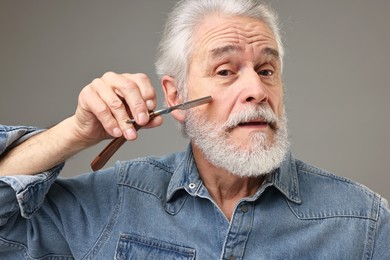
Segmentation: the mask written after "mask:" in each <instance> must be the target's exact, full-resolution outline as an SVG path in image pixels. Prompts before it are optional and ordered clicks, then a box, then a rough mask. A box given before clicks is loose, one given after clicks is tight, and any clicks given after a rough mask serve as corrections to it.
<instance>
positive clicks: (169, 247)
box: [115, 234, 195, 260]
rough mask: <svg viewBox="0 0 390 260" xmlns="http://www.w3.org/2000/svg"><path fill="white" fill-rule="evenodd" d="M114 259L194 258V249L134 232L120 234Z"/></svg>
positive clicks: (175, 259)
mask: <svg viewBox="0 0 390 260" xmlns="http://www.w3.org/2000/svg"><path fill="white" fill-rule="evenodd" d="M115 259H117V260H122V259H131V260H138V259H141V260H145V259H173V260H191V259H195V249H192V248H189V247H184V246H179V245H176V244H171V243H167V242H163V241H160V240H157V239H150V238H146V237H142V236H138V235H134V234H122V235H121V236H120V238H119V242H118V246H117V249H116V252H115Z"/></svg>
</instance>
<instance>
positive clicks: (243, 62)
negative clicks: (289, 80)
mask: <svg viewBox="0 0 390 260" xmlns="http://www.w3.org/2000/svg"><path fill="white" fill-rule="evenodd" d="M282 58H283V47H282V43H281V40H280V36H279V29H278V25H277V20H276V17H275V15H274V14H273V13H272V12H271V11H270V10H269V9H268V8H266V7H265V6H263V5H261V4H258V3H255V2H252V1H246V0H189V1H181V2H179V3H178V4H177V5H176V7H175V9H174V10H173V12H172V13H171V15H170V18H169V20H168V23H167V26H166V30H165V34H164V36H163V39H162V42H161V45H160V56H159V59H158V61H157V68H158V73H159V74H160V75H161V85H162V87H163V90H164V93H165V99H166V102H167V104H168V105H169V106H173V105H177V104H180V103H182V102H184V101H187V100H192V99H196V98H200V97H203V96H208V95H211V96H212V102H211V103H208V104H204V105H202V106H199V107H196V108H192V109H190V110H188V111H182V110H175V111H173V112H172V115H173V117H174V118H175V119H176V120H177V121H178V122H180V123H181V124H182V130H183V133H184V134H185V135H186V136H187V137H188V138H189V140H190V145H189V147H188V150H187V151H185V152H179V153H174V154H170V155H167V156H163V157H147V158H142V159H137V160H130V161H125V162H118V163H117V164H116V165H115V166H114V167H112V168H107V169H104V170H100V171H97V172H94V173H90V174H84V175H80V176H78V177H75V178H72V179H66V180H65V179H60V178H57V176H58V175H59V172H60V170H61V168H62V165H63V162H64V161H65V160H66V159H67V158H69V157H70V156H72V155H74V154H75V153H77V152H78V151H80V150H82V149H85V148H87V147H90V146H92V145H94V144H96V143H98V142H100V141H101V140H103V139H107V138H112V137H116V138H120V137H124V138H126V139H127V140H134V139H136V138H137V132H136V131H135V128H134V125H132V124H127V123H125V121H126V120H128V119H129V118H130V117H133V118H134V119H135V121H136V124H137V125H139V126H142V127H157V126H159V125H160V124H161V123H162V118H161V117H160V116H157V117H154V118H150V117H149V114H148V111H150V110H153V109H154V108H155V104H156V96H155V92H154V90H153V87H152V86H151V83H150V81H149V79H148V77H147V76H146V75H144V74H116V73H114V72H109V73H106V74H105V75H104V76H103V77H102V78H99V79H95V80H93V81H92V82H91V83H90V84H89V85H88V86H86V87H85V88H84V89H83V90H82V91H81V93H80V96H79V101H78V107H77V109H76V112H75V114H74V115H73V116H71V117H69V118H67V119H65V120H64V121H62V122H61V123H59V124H58V125H56V126H54V127H53V128H51V129H48V130H46V131H41V130H38V129H36V128H33V127H10V126H3V127H2V128H1V135H0V137H1V146H0V148H1V152H3V155H2V157H1V161H0V172H1V175H2V176H3V177H1V178H0V197H1V207H0V213H1V214H0V256H1V259H23V258H26V259H30V258H33V259H68V258H69V259H72V258H76V259H112V258H114V259H195V258H196V259H305V258H309V259H313V258H314V259H390V249H389V241H390V213H389V209H388V208H387V202H386V201H385V200H384V199H383V198H381V197H380V196H379V195H377V194H376V193H374V192H372V191H370V190H368V189H367V188H364V187H362V186H361V185H358V184H356V183H354V182H352V181H349V180H345V179H343V178H339V177H336V176H334V175H332V174H330V173H327V172H324V171H322V170H319V169H317V168H315V167H312V166H310V165H308V164H306V163H304V162H302V161H299V160H296V159H294V158H293V157H292V155H291V153H290V152H289V149H288V148H289V145H288V138H287V123H286V122H287V120H286V116H285V110H284V106H283V87H282V78H281V72H282ZM157 131H158V130H157Z"/></svg>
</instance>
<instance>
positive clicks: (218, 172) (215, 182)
mask: <svg viewBox="0 0 390 260" xmlns="http://www.w3.org/2000/svg"><path fill="white" fill-rule="evenodd" d="M193 154H194V158H195V161H196V164H197V167H198V171H199V175H200V177H201V179H202V181H203V183H204V185H205V187H206V188H207V190H208V192H209V194H210V196H211V197H212V198H213V200H214V201H215V203H216V204H217V205H218V207H219V208H220V209H221V211H222V212H223V213H224V215H225V216H226V218H227V219H228V220H229V221H230V219H231V217H232V215H233V212H234V210H235V207H236V205H237V203H238V202H239V201H240V200H241V199H242V198H245V197H249V196H251V195H254V194H255V193H256V192H257V190H258V189H259V187H260V185H261V184H262V182H263V180H264V177H240V176H237V175H234V174H232V173H230V172H228V171H226V170H224V169H221V168H218V167H215V166H214V165H212V164H211V163H210V162H209V161H207V160H205V159H204V158H205V157H204V155H203V153H202V152H201V151H200V150H199V149H198V148H197V147H196V146H195V145H193Z"/></svg>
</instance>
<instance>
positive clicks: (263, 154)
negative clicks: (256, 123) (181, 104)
mask: <svg viewBox="0 0 390 260" xmlns="http://www.w3.org/2000/svg"><path fill="white" fill-rule="evenodd" d="M283 111H284V109H283ZM259 117H261V118H263V119H264V120H266V121H267V122H269V124H270V126H271V128H272V129H273V132H274V133H273V135H271V136H269V137H267V134H266V133H263V132H254V133H252V134H251V135H250V142H251V147H249V148H242V147H240V146H239V145H237V144H234V143H233V142H232V141H233V140H229V138H230V131H231V130H232V129H233V128H234V127H235V126H237V125H238V124H239V123H240V122H241V123H242V122H247V121H248V120H251V119H256V118H259ZM183 133H184V135H186V136H188V137H189V138H190V140H191V141H192V142H193V144H194V145H196V146H197V147H198V148H199V149H200V150H201V151H202V152H203V154H204V155H205V157H206V159H207V160H208V161H209V162H210V163H211V164H212V165H214V166H216V167H219V168H222V169H225V170H227V171H228V172H230V173H232V174H234V175H237V176H240V177H258V176H263V175H266V174H267V173H270V172H271V171H273V170H275V169H276V168H278V167H279V166H280V165H281V163H282V162H283V160H284V158H285V156H286V153H287V150H288V149H289V141H288V130H287V117H286V115H285V114H283V115H281V116H280V117H279V118H278V117H277V116H276V115H275V114H274V113H273V111H272V109H271V108H270V107H269V105H267V104H261V105H258V106H250V107H248V109H245V110H244V111H242V112H239V113H236V114H232V115H230V116H229V118H228V120H227V122H226V123H225V124H223V125H222V126H218V125H217V124H216V123H213V122H209V121H207V120H206V119H205V118H204V117H203V116H202V114H201V113H200V112H198V110H196V109H191V110H188V111H187V112H186V119H185V122H184V124H183Z"/></svg>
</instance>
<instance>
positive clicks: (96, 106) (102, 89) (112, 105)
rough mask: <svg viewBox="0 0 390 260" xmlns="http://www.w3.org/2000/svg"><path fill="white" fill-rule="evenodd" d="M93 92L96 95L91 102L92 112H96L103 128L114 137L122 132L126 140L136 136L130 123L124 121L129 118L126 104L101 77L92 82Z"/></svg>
mask: <svg viewBox="0 0 390 260" xmlns="http://www.w3.org/2000/svg"><path fill="white" fill-rule="evenodd" d="M91 85H92V89H93V93H94V94H95V95H97V97H96V98H95V100H94V101H93V102H96V103H92V104H93V110H94V111H93V113H95V114H96V116H97V118H98V119H99V121H100V122H101V123H102V125H103V127H104V129H106V131H108V133H110V134H113V136H114V137H119V136H121V135H122V134H123V135H124V136H125V138H126V139H128V140H134V139H136V138H137V134H136V131H135V129H134V127H133V126H132V125H128V124H126V123H125V120H126V119H128V118H129V115H128V113H127V110H126V106H125V105H124V103H123V102H122V100H121V99H120V97H118V95H117V94H116V93H115V92H114V91H113V88H112V87H111V86H108V85H107V84H106V83H105V82H104V81H103V80H102V79H96V80H94V81H93V82H92V83H91Z"/></svg>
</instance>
